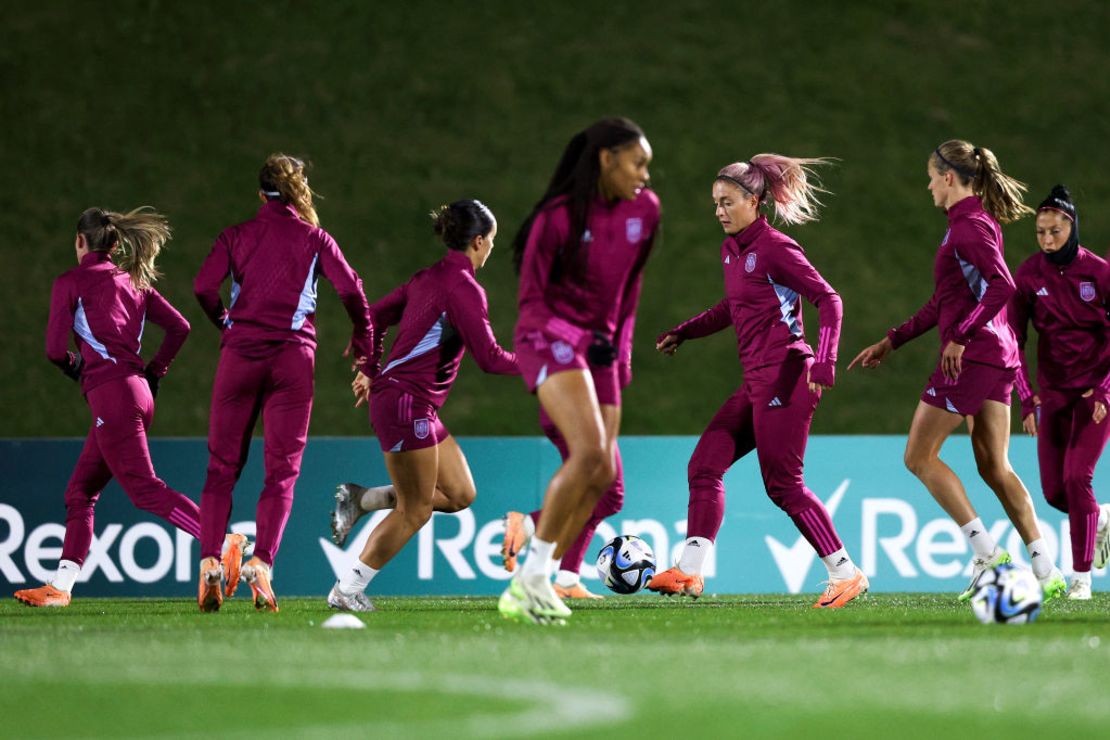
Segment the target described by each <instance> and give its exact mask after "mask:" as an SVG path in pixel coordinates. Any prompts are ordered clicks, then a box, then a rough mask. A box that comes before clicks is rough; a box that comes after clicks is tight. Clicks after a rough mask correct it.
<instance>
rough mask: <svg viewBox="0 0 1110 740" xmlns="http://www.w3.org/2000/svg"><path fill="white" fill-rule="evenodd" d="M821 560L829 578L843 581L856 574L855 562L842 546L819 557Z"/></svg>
mask: <svg viewBox="0 0 1110 740" xmlns="http://www.w3.org/2000/svg"><path fill="white" fill-rule="evenodd" d="M821 562H823V563H824V564H825V568H827V569H828V571H829V580H837V581H843V580H845V579H847V578H852V577H854V576H855V575H856V564H855V563H853V562H852V559H851V558H850V557H848V551H847V550H845V549H844V548H843V547H842V548H840V549H839V550H837V551H836V552H831V553H829V554H828V555H826V556H825V557H823V558H821Z"/></svg>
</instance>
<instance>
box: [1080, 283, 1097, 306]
mask: <svg viewBox="0 0 1110 740" xmlns="http://www.w3.org/2000/svg"><path fill="white" fill-rule="evenodd" d="M1079 297H1080V298H1082V299H1083V301H1084V302H1085V303H1090V302H1091V301H1093V300H1094V299H1095V284H1094V283H1088V282H1083V283H1080V284H1079Z"/></svg>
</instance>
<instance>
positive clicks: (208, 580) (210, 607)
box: [197, 558, 224, 612]
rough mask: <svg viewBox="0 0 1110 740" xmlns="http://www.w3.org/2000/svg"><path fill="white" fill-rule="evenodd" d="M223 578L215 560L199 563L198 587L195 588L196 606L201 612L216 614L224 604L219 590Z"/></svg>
mask: <svg viewBox="0 0 1110 740" xmlns="http://www.w3.org/2000/svg"><path fill="white" fill-rule="evenodd" d="M223 578H224V570H223V566H222V565H220V561H219V560H217V559H216V558H205V559H204V560H201V561H200V586H199V587H198V588H197V606H199V607H200V610H201V611H202V612H218V611H219V610H220V607H221V606H223V603H224V595H223V592H222V591H221V590H220V587H221V586H222V585H223V584H222V583H221V581H223Z"/></svg>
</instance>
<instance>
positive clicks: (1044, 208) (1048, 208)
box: [1037, 206, 1075, 223]
mask: <svg viewBox="0 0 1110 740" xmlns="http://www.w3.org/2000/svg"><path fill="white" fill-rule="evenodd" d="M1041 211H1056V212H1057V213H1059V214H1060V215H1062V216H1063V217H1064V218H1066V219H1067V220H1068V221H1071V222H1072V223H1075V219H1074V218H1072V215H1071V214H1070V213H1068V212H1067V211H1065V210H1064V209H1063V208H1056V207H1054V206H1041V207H1040V208H1038V209H1037V213H1040V212H1041Z"/></svg>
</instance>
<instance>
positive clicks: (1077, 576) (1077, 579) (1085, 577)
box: [1071, 571, 1091, 586]
mask: <svg viewBox="0 0 1110 740" xmlns="http://www.w3.org/2000/svg"><path fill="white" fill-rule="evenodd" d="M1071 582H1072V583H1085V584H1087V585H1088V586H1090V585H1091V571H1087V572H1086V573H1078V572H1076V573H1073V574H1072V577H1071Z"/></svg>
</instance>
